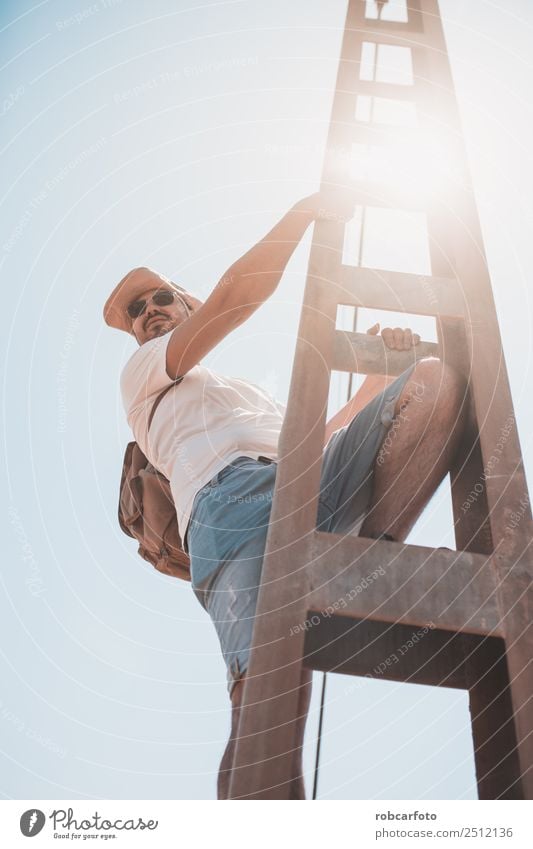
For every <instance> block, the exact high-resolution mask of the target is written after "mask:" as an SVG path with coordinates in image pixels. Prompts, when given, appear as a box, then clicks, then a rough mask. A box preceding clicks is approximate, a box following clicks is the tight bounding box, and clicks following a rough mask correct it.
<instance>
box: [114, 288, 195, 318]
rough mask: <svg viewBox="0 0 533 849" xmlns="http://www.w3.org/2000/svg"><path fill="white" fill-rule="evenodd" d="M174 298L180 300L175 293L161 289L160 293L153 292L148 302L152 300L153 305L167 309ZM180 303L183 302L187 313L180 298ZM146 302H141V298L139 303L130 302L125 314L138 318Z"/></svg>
mask: <svg viewBox="0 0 533 849" xmlns="http://www.w3.org/2000/svg"><path fill="white" fill-rule="evenodd" d="M174 298H180V296H179V295H178V294H177V293H176V292H171V291H170V289H161V291H160V292H154V294H153V295H152V297H151V298H150V299H149V300H152V301H153V302H154V304H157V306H158V307H168V306H169V304H171V303H172V301H173V300H174ZM180 301H182V302H183V304H184V305H185V307H186V308H187V312H189V308H188V307H187V304H186V303H185V301H184V300H183V298H180ZM147 303H148V301H145V300H143V299H142V298H141V299H140V300H139V301H132V303H131V304H128V307H127V313H128V315H129V317H130V318H139V316H140V315H142V314H143V312H144V311H145V309H146V305H147Z"/></svg>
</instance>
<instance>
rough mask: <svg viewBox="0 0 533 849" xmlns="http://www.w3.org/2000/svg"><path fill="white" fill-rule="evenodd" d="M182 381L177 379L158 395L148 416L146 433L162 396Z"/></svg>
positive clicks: (180, 378)
mask: <svg viewBox="0 0 533 849" xmlns="http://www.w3.org/2000/svg"><path fill="white" fill-rule="evenodd" d="M182 380H183V377H178V379H177V380H175V381H174V383H171V384H170V385H169V386H166V387H165V388H164V389H163V391H162V392H160V393H159V395H158V396H157V398H156V399H155V401H154V403H153V404H152V409H151V410H150V415H149V417H148V427H147V428H146V430H147V431H148V430H150V425H151V424H152V419H153V417H154V413H155V411H156V410H157V407H158V406H159V402H160V401H162V400H163V396H164V395H166V394H167V392H168V390H169V389H172V387H173V386H176V385H177V384H178V383H181V381H182Z"/></svg>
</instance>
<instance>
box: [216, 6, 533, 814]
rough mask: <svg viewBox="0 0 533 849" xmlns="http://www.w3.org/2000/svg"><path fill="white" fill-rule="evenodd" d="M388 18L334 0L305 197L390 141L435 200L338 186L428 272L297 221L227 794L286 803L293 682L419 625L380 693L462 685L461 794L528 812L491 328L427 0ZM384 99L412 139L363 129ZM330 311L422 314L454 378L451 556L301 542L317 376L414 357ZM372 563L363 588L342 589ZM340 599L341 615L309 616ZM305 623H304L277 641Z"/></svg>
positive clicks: (525, 571) (515, 557)
mask: <svg viewBox="0 0 533 849" xmlns="http://www.w3.org/2000/svg"><path fill="white" fill-rule="evenodd" d="M387 8H388V7H387V6H386V4H384V3H382V2H380V3H375V2H372V0H368V2H365V0H349V3H348V11H347V20H346V27H345V31H344V37H343V42H342V51H341V56H340V63H339V69H338V76H337V82H336V89H335V95H334V101H333V109H332V117H331V123H330V129H329V136H328V144H327V150H326V155H325V162H324V169H323V175H322V184H323V186H327V185H338V184H340V183H343V184H346V176H345V175H344V174H343V168H344V166H345V163H346V154H348V155H349V154H351V152H352V150H354V149H355V151H356V153H355V156H356V158H357V157H358V156H359V154H360V152H361V151H362V150H364V151H366V153H370V154H371V155H372V156H375V158H376V161H378V162H381V163H382V164H383V163H384V164H385V166H387V164H389V165H390V163H391V161H393V160H391V156H392V155H393V154H392V153H391V150H392V148H391V143H392V145H393V146H396V147H397V150H399V151H400V157H401V151H402V150H403V151H410V152H411V156H412V153H413V151H415V152H416V151H417V150H420V151H421V152H422V154H423V155H427V153H428V151H429V150H431V151H432V156H433V160H432V161H433V164H434V165H435V169H437V171H438V170H439V169H443V170H444V171H446V181H445V185H444V184H443V185H442V186H440V187H439V186H437V187H430V186H428V185H426V184H425V182H424V180H420V181H419V182H418V183H417V185H416V191H412V190H411V189H409V190H407V191H406V190H405V189H404V188H402V187H401V186H400V187H398V186H396V187H395V186H394V185H393V182H394V181H391V180H389V179H388V178H387V176H386V173H387V168H386V169H385V173H384V176H383V179H379V175H378V178H376V179H373V178H370V179H369V178H367V177H365V176H364V175H363V176H362V177H361V178H360V179H358V180H357V181H356V182H355V187H356V189H357V201H356V203H357V204H358V205H359V206H361V207H364V208H369V207H386V208H395V209H416V210H420V211H422V212H423V213H425V215H426V221H427V236H428V248H429V255H430V258H431V271H430V274H427V275H420V274H414V273H413V274H411V273H405V272H402V273H400V272H398V271H390V270H387V269H386V268H379V269H376V268H369V267H364V266H362V265H359V266H358V267H351V266H349V265H347V264H344V263H343V245H344V239H345V224H344V223H343V222H341V221H317V222H316V224H315V227H314V235H313V243H312V248H311V255H310V261H309V270H308V277H307V282H306V288H305V294H304V301H303V306H302V313H301V321H300V327H299V338H298V344H297V348H296V354H295V360H294V366H293V372H292V380H291V388H290V394H289V403H288V408H287V413H286V418H285V422H284V426H283V431H282V434H281V440H280V453H279V458H280V459H279V465H278V471H277V479H276V488H275V494H274V501H273V508H272V514H271V523H270V527H269V533H268V539H267V548H266V552H265V559H264V566H263V576H262V585H261V588H260V593H259V601H258V608H257V613H258V616H257V618H256V625H255V630H254V638H253V647H252V653H251V659H250V666H249V670H248V674H247V680H246V684H245V691H244V702H243V708H242V714H241V722H240V729H239V739H238V743H237V749H236V755H235V762H234V769H233V775H232V783H231V792H230V795H231V798H262V799H267V798H274V799H276V798H281V799H283V798H288V787H289V783H288V782H289V779H290V775H291V765H292V752H293V750H294V740H295V719H296V717H297V715H298V684H299V681H300V679H301V674H302V667H303V666H305V667H308V668H312V669H321V670H327V671H331V672H342V673H345V674H346V673H348V674H352V675H368V674H370V675H371V674H372V670H374V669H375V668H376V667H378V666H379V665H380V664H381V665H383V663H382V662H383V660H384V659H385V658H387V657H389V656H390V655H391V653H392V652H394V651H395V649H397V647H398V646H400V645H402V644H404V642H405V640H406V638H408V637H409V636H410V635H411V634H412V632H413V628H414V627H415V628H420V627H424V626H427V623H430V622H431V623H434V625H435V627H434V628H431V629H429V630H428V633H427V634H426V635H425V636H424V639H422V640H420V642H419V643H418V644H417V645H416V646H414V647H413V648H412V649H411V650H410V651H409V652H406V653H405V654H404V655H402V656H401V657H400V659H399V662H397V663H395V664H393V665H391V666H390V667H387V668H386V669H385V670H384V671H383V672H381V673H380V678H382V679H383V678H385V679H387V678H388V679H390V680H397V681H410V682H417V683H423V684H432V685H436V686H444V687H457V688H462V689H468V691H469V696H470V710H471V719H472V733H473V739H474V749H475V760H476V773H477V782H478V788H479V796H480V798H482V799H500V798H501V799H512V798H514V799H516V798H518V799H524V798H526V799H532V798H533V769H532V767H533V703H529V702H531V698H532V696H533V670H532V668H531V666H530V664H531V662H532V657H533V630H532V627H531V619H532V615H533V590H532V575H533V555H532V551H531V548H529V546H530V542H531V539H532V530H533V528H532V519H531V511H530V506H529V497H528V492H527V485H526V480H525V476H524V469H523V465H522V458H521V452H520V445H519V440H518V435H517V429H516V421H515V418H514V414H513V404H512V399H511V393H510V390H509V383H508V379H507V372H506V367H505V362H504V357H503V353H502V348H501V340H500V332H499V327H498V320H497V316H496V310H495V306H494V301H493V296H492V291H491V284H490V279H489V274H488V269H487V262H486V258H485V254H484V249H483V243H482V236H481V230H480V225H479V220H478V215H477V211H476V205H475V201H474V197H473V193H472V187H471V183H470V178H469V174H468V166H467V162H466V155H465V151H464V147H463V142H462V133H461V127H460V120H459V115H458V109H457V104H456V99H455V95H454V88H453V82H452V76H451V71H450V66H449V62H448V55H447V50H446V44H445V40H444V34H443V29H442V23H441V17H440V12H439V7H438V3H437V0H407V3H406V14H405V16H404V18H405V19H404V20H401V19H400V20H392V19H391V18H392V15H390V14H389V15H387ZM390 8H391V9H392V6H391V7H390ZM400 17H401V16H400ZM387 18H388V19H387ZM398 51H401V52H402V55H403V56H404V58H405V56H406V55H408V57H409V61H410V63H411V68H412V79H411V81H410V82H407V83H406V81H405V79H402V81H401V83H398V81H384V80H383V75H381V74H380V72H379V69H380V52H381V53H383V54H384V55H385V54H387V55H389V56H390V55H392V54H393V53H394V52H396V53H398ZM406 51H407V53H406ZM369 55H370V56H372V57H373V59H372V67H373V71H372V73H370V74H369V73H368V70H367V66H368V61H367V59H368V56H369ZM399 55H400V54H399V53H398V56H399ZM387 103H388V104H389V105H390V104H391V103H392V104H393V105H394V104H396V105H398V104H401V105H402V110H403V111H402V114H404V112H405V109H404V106H405V104H407V105H408V109H407V111H410V113H411V115H413V116H414V120H413V122H412V125H411V126H408V125H406V122H405V121H402V126H399V125H395V126H391V125H387V124H386V123H382V122H381V121H380V110H381V112H382V111H383V107H384V104H385V105H386V104H387ZM407 123H408V122H407ZM354 145H355V146H356V147H355V148H353V147H352V146H354ZM357 151H359V153H357ZM359 158H360V157H359ZM388 173H390V171H389V172H388ZM384 239H386V233H385V234H384ZM339 304H347V305H353V306H355V307H372V308H376V309H382V310H392V311H395V312H398V311H404V312H406V313H411V314H423V315H431V316H435V318H436V321H437V329H438V339H439V342H438V345H432V344H430V343H421V344H420V346H417V354H416V356H417V357H420V356H427V355H428V353H435V351H436V352H437V355H438V356H439V357H440V358H442V359H443V360H445V361H446V362H449V363H450V364H452V365H454V366H455V367H456V368H459V369H461V370H462V371H463V372H464V373H465V375H466V376H467V378H468V381H469V388H470V392H469V405H470V408H469V415H468V421H469V424H468V427H467V430H466V435H465V437H464V440H463V444H462V447H461V452H460V456H459V457H458V460H457V463H456V467H455V468H454V469H453V470H452V475H451V483H452V499H453V510H454V522H455V537H456V545H457V551H448V550H445V549H436V548H435V549H434V548H426V547H421V546H413V545H405V544H400V543H393V542H381V541H380V542H374V541H373V540H367V539H364V538H358V537H354V536H340V535H335V534H325V533H319V532H317V531H316V516H317V500H318V489H319V481H320V469H321V460H322V450H323V436H324V425H325V411H326V408H327V398H328V390H329V384H330V378H331V371H332V370H342V371H346V372H357V373H362V374H365V373H380V374H383V373H387V374H399V373H401V372H402V371H403V370H404V369H405V368H406V367H407V366H408V365H409V364H410V363H412V362H413V358H414V356H415V354H414V353H413V352H405V353H403V352H402V353H400V352H391V351H386V349H385V348H384V345H383V343H382V341H381V340H380V339H379V338H372V337H368V336H366V335H364V334H358V333H351V332H344V331H340V330H337V329H336V313H337V306H338V305H339ZM472 493H474V494H475V497H473V496H472V495H471V494H472ZM466 503H468V504H469V507H468V509H465V504H466ZM378 566H381V567H382V568H383V570H384V572H385V574H384V575H383V576H382V577H380V579H379V581H375V582H374V583H372V584H371V585H370V586H368V587H367V589H366V590H365V591H364V592H363V593H359V594H355V595H354V594H353V593H350V590H351V589H352V588H353V587H354V586H355V585H357V584H358V581H359V580H360V579H361V577H363V576H365V575H368V574H369V573H370V572H372V570H374V569H376V568H377V567H378ZM341 597H343V598H344V599H347V600H348V601H347V604H346V606H343V607H342V609H340V610H338V611H336V612H335V614H334V615H328V616H327V617H326V616H320V611H324V610H326V609H328V606H333V605H334V603H335V601H336V600H337V599H339V598H341ZM311 615H316V616H319V617H320V624H319V625H317V626H316V627H313V628H311V629H308V630H305V629H302V630H301V631H300V632H298V633H294V629H293V632H292V633H291V628H292V626H294V623H298V622H304V621H305V620H306V619H308V618H309V616H311Z"/></svg>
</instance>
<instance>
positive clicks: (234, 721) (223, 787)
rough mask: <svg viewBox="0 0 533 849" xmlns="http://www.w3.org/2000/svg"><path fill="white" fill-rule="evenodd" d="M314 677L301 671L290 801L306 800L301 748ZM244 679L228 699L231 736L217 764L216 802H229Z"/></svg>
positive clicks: (304, 670) (308, 671) (305, 670)
mask: <svg viewBox="0 0 533 849" xmlns="http://www.w3.org/2000/svg"><path fill="white" fill-rule="evenodd" d="M312 676H313V673H312V671H311V670H310V669H305V668H304V669H303V670H302V685H301V689H300V693H299V696H298V721H297V725H296V737H297V740H296V750H295V753H294V777H293V780H292V781H291V787H290V796H289V798H290V799H305V786H304V780H303V774H302V771H303V767H302V747H303V739H304V731H305V721H306V719H307V712H308V710H309V702H310V700H311V681H312ZM244 679H245V676H244V675H243V676H242V678H240V679H239V681H238V682H237V684H236V685H235V687H234V688H233V693H232V695H231V704H232V708H231V732H230V738H229V740H228V744H227V746H226V749H225V751H224V754H223V756H222V760H221V762H220V769H219V773H218V786H217V798H218V799H228V798H229V789H230V780H231V770H232V768H233V758H234V755H235V741H236V739H237V734H238V732H239V718H240V712H241V704H242V696H243V692H244Z"/></svg>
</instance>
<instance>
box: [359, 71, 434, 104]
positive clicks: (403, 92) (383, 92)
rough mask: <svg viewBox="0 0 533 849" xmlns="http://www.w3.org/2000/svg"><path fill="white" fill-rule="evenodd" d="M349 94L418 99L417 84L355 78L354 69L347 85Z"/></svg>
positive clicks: (393, 98) (394, 98)
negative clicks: (351, 78) (399, 83)
mask: <svg viewBox="0 0 533 849" xmlns="http://www.w3.org/2000/svg"><path fill="white" fill-rule="evenodd" d="M348 91H349V93H350V94H366V95H368V96H370V97H384V98H387V99H388V100H418V99H419V97H420V91H419V89H418V86H417V85H397V84H396V83H378V82H375V81H374V80H360V79H357V76H356V74H355V70H354V79H353V83H352V84H350V85H349V88H348Z"/></svg>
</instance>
